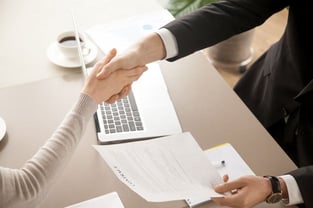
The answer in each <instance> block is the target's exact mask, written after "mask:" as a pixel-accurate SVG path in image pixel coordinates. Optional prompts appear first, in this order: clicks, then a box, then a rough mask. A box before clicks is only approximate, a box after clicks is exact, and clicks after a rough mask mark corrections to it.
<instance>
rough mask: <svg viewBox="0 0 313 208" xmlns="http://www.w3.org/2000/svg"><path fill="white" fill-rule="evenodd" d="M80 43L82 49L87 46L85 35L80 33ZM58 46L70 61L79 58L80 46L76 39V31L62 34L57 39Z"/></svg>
mask: <svg viewBox="0 0 313 208" xmlns="http://www.w3.org/2000/svg"><path fill="white" fill-rule="evenodd" d="M78 36H79V41H80V45H81V47H82V49H84V47H85V45H86V38H85V36H84V35H83V34H81V33H79V34H78ZM57 45H58V47H59V49H60V51H61V52H62V53H63V55H64V56H66V57H67V58H70V59H74V58H77V57H78V44H77V42H76V38H75V32H74V31H66V32H62V33H61V34H59V35H58V37H57Z"/></svg>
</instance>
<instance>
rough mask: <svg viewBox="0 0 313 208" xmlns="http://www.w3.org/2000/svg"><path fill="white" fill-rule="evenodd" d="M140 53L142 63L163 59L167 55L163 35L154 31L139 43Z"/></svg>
mask: <svg viewBox="0 0 313 208" xmlns="http://www.w3.org/2000/svg"><path fill="white" fill-rule="evenodd" d="M139 45H140V46H139V54H140V55H141V56H139V57H142V65H146V64H148V63H151V62H154V61H158V60H162V59H164V58H165V56H166V52H165V47H164V44H163V41H162V39H161V37H160V36H159V35H158V34H157V33H152V34H150V35H148V36H146V38H144V39H143V41H142V42H141V43H140V44H139Z"/></svg>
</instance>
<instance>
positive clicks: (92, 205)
mask: <svg viewBox="0 0 313 208" xmlns="http://www.w3.org/2000/svg"><path fill="white" fill-rule="evenodd" d="M103 207H105V208H124V206H123V204H122V202H121V200H120V198H119V196H118V194H117V193H116V192H112V193H109V194H105V195H103V196H99V197H96V198H93V199H89V200H86V201H83V202H80V203H77V204H73V205H71V206H68V207H65V208H103Z"/></svg>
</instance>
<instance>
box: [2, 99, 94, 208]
mask: <svg viewBox="0 0 313 208" xmlns="http://www.w3.org/2000/svg"><path fill="white" fill-rule="evenodd" d="M96 106H97V105H96V103H95V102H94V101H93V100H92V99H91V98H90V97H88V96H86V95H84V94H82V95H81V96H80V98H79V100H78V102H77V103H76V104H75V106H74V107H73V109H72V110H71V111H70V112H69V113H68V114H67V115H66V116H65V118H64V120H63V122H62V124H61V125H60V126H59V127H58V128H57V130H56V131H55V132H54V134H53V135H52V136H51V137H50V139H49V140H48V141H47V142H46V143H45V145H44V146H43V147H41V148H40V149H39V150H38V152H37V153H36V154H35V155H34V156H33V157H32V158H31V159H30V160H29V161H27V162H26V163H25V165H24V166H23V167H22V168H21V169H10V168H0V184H1V186H0V207H35V206H36V205H38V203H39V202H40V201H41V200H42V199H43V197H44V195H45V194H46V192H47V190H48V188H49V187H50V185H51V184H52V182H53V181H54V179H55V177H56V175H57V174H58V173H59V172H60V169H62V168H63V167H64V165H65V164H66V163H67V161H68V160H69V159H70V157H71V155H72V153H73V152H74V150H75V149H76V146H77V144H78V142H79V140H80V138H81V137H82V134H83V132H84V130H85V128H86V126H87V123H88V121H89V119H90V118H91V116H92V114H93V112H94V111H95V110H96Z"/></svg>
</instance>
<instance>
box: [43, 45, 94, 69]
mask: <svg viewBox="0 0 313 208" xmlns="http://www.w3.org/2000/svg"><path fill="white" fill-rule="evenodd" d="M85 48H86V49H87V50H88V49H89V50H88V51H87V52H86V53H87V54H86V55H84V58H85V64H86V65H87V64H89V63H91V62H93V61H94V60H95V59H96V58H97V55H98V48H97V46H95V45H94V44H93V43H91V42H89V41H87V42H86V46H85ZM47 56H48V58H49V60H50V61H51V62H52V63H54V64H55V65H57V66H61V67H65V68H77V67H80V60H79V57H77V58H68V57H66V56H65V55H63V54H62V52H61V51H60V49H59V47H58V45H57V41H55V42H53V43H52V44H51V45H50V46H49V47H48V49H47Z"/></svg>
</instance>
